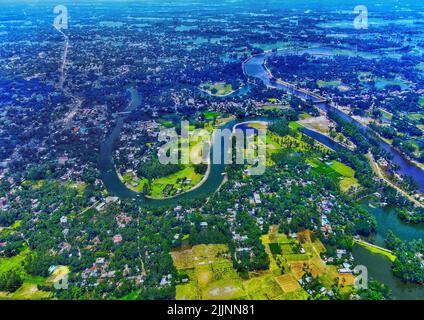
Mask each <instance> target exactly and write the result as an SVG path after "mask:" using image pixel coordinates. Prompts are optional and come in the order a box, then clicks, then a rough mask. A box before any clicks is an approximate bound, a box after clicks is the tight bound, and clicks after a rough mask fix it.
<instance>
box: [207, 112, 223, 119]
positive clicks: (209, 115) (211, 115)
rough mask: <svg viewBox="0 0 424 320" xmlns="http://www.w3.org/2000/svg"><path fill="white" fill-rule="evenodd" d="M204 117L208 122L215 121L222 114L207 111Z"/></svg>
mask: <svg viewBox="0 0 424 320" xmlns="http://www.w3.org/2000/svg"><path fill="white" fill-rule="evenodd" d="M203 115H204V117H205V119H206V120H209V121H213V120H215V118H217V117H218V116H220V115H221V114H220V113H218V112H213V111H205V112H203Z"/></svg>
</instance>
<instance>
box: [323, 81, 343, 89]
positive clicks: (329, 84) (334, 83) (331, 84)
mask: <svg viewBox="0 0 424 320" xmlns="http://www.w3.org/2000/svg"><path fill="white" fill-rule="evenodd" d="M341 84H342V83H341V81H340V80H333V81H323V80H317V85H318V87H320V88H325V87H338V86H340V85H341Z"/></svg>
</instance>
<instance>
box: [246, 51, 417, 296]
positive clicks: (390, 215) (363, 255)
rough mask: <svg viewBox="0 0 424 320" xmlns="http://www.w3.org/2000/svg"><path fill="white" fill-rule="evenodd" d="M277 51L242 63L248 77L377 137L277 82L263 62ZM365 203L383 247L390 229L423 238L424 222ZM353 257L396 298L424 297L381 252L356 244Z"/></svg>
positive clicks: (399, 160)
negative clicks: (398, 274)
mask: <svg viewBox="0 0 424 320" xmlns="http://www.w3.org/2000/svg"><path fill="white" fill-rule="evenodd" d="M272 54H274V53H263V54H259V55H256V56H253V57H251V58H250V59H247V60H246V61H245V62H244V63H243V70H244V73H245V74H246V75H247V76H250V77H255V78H258V79H260V80H262V82H263V83H264V84H265V85H266V86H270V87H274V88H276V89H280V90H283V91H286V92H289V93H292V94H295V95H296V96H298V97H300V98H302V99H309V100H312V101H314V102H316V106H317V107H319V108H321V109H323V110H326V111H328V110H331V111H335V112H337V114H339V115H340V116H341V117H343V119H345V120H347V121H349V122H352V123H354V124H355V125H356V126H357V127H358V128H359V129H361V130H362V131H363V132H365V133H366V134H368V135H373V136H375V135H374V134H373V133H372V132H371V131H370V130H369V128H367V127H366V126H364V125H362V124H360V123H359V122H357V121H355V120H354V119H352V118H351V117H350V116H348V115H346V114H345V113H343V112H342V111H340V110H338V109H336V108H334V107H332V106H330V105H329V104H328V103H323V102H319V101H318V100H319V99H318V98H316V97H313V96H310V95H308V94H306V93H305V92H303V91H299V90H296V89H293V88H291V87H287V86H285V85H283V84H281V83H277V82H275V81H273V80H272V79H271V74H270V73H269V71H268V70H267V69H266V68H265V66H264V63H265V61H266V59H267V57H268V56H269V55H272ZM303 133H305V134H306V135H308V136H310V137H312V138H314V139H315V140H318V141H319V142H321V143H323V144H324V145H326V146H328V147H330V148H331V149H333V150H336V149H337V148H343V147H342V146H341V145H339V144H338V143H337V142H335V141H333V140H331V139H329V138H328V137H325V136H324V135H322V134H320V133H318V132H315V131H312V130H309V129H307V128H304V129H303ZM379 140H380V144H381V147H382V148H383V149H384V150H386V151H387V152H388V153H389V154H391V155H392V161H393V162H394V163H396V164H398V165H399V168H400V169H399V171H398V172H399V173H401V174H406V175H410V176H412V177H414V179H415V180H416V181H417V183H418V185H419V189H420V191H421V192H423V190H424V172H423V171H422V170H421V169H420V168H419V167H417V166H416V165H414V164H413V163H411V162H409V161H408V160H406V159H405V158H404V157H403V156H402V155H401V154H399V152H397V151H396V150H395V149H394V148H393V147H392V146H390V145H388V144H387V143H385V142H384V141H382V140H381V139H379ZM362 205H363V206H364V208H366V209H367V210H368V211H369V212H371V213H372V214H373V215H374V216H375V217H376V219H377V223H378V227H377V233H376V237H375V242H376V244H379V245H382V246H384V239H385V237H386V234H387V231H388V230H392V231H393V232H394V233H395V234H397V236H399V237H400V238H401V239H402V240H412V239H423V238H424V225H411V224H406V223H404V222H402V221H401V220H400V219H399V218H398V217H397V215H396V212H395V209H394V208H386V209H383V208H381V207H379V208H372V207H370V206H369V205H368V202H363V203H362ZM353 257H354V258H355V264H357V265H365V266H367V268H368V274H369V276H371V277H373V278H375V279H377V280H378V281H380V282H382V283H384V284H386V285H387V286H388V287H389V288H390V289H391V291H392V293H393V295H394V297H395V298H396V299H424V286H422V285H417V284H410V283H404V282H402V281H401V280H399V279H398V278H396V277H395V276H394V275H393V273H392V271H391V266H392V263H391V261H390V260H389V259H388V258H387V257H385V256H383V255H380V254H376V253H372V252H370V251H369V250H367V249H365V248H363V247H361V246H359V245H355V246H354V248H353Z"/></svg>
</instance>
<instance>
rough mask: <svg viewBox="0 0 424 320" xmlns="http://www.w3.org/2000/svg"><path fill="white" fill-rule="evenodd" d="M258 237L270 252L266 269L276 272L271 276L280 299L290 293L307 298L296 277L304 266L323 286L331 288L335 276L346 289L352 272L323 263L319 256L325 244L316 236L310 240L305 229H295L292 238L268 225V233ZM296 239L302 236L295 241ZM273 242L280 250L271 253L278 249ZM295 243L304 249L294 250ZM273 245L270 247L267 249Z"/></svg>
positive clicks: (302, 270) (300, 275) (351, 282)
mask: <svg viewBox="0 0 424 320" xmlns="http://www.w3.org/2000/svg"><path fill="white" fill-rule="evenodd" d="M261 239H262V243H263V244H264V245H265V247H266V250H267V252H268V254H269V256H270V261H271V264H270V269H271V270H272V271H273V273H274V274H279V275H278V276H277V277H276V278H275V279H276V281H277V283H278V284H279V285H280V286H281V288H282V290H283V291H284V293H285V295H283V296H281V297H280V298H281V299H284V298H286V299H287V297H291V298H293V296H297V297H299V298H300V297H301V299H306V298H307V296H308V294H307V293H306V292H305V291H304V290H303V289H302V288H301V286H300V285H299V281H298V280H299V279H301V278H302V276H303V275H304V273H305V270H309V271H310V272H311V273H312V275H313V276H314V277H318V278H319V279H320V280H321V282H322V283H323V284H324V285H325V286H326V288H327V289H329V288H331V286H332V285H333V284H334V281H335V279H339V283H342V282H343V283H344V284H345V285H347V287H346V288H345V289H344V290H350V289H349V287H348V285H352V284H353V276H352V275H350V274H347V275H342V274H339V273H338V271H337V268H336V266H332V265H326V264H325V262H324V261H323V260H322V259H321V257H320V253H321V252H323V251H325V247H324V245H323V244H322V243H321V242H320V241H319V240H318V239H317V240H315V241H312V240H311V237H310V232H309V231H308V230H306V231H304V232H299V233H298V234H297V239H292V238H288V237H287V236H286V235H284V234H280V233H278V232H277V230H276V228H272V229H271V231H270V232H269V234H267V235H264V236H262V238H261ZM299 239H302V240H301V241H299ZM275 245H278V246H279V247H280V249H281V254H275V253H273V252H277V251H278V250H276V249H275V248H276V246H275ZM299 246H301V248H303V249H304V250H305V253H303V254H302V253H299V252H298V249H299ZM273 247H274V249H271V248H273ZM302 291H303V293H302ZM305 295H306V297H305Z"/></svg>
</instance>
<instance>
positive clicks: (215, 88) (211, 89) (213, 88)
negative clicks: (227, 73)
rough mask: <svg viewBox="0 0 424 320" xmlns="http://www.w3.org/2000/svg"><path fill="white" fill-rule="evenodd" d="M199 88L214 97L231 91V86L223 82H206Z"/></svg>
mask: <svg viewBox="0 0 424 320" xmlns="http://www.w3.org/2000/svg"><path fill="white" fill-rule="evenodd" d="M199 88H200V90H203V91H205V92H207V93H208V94H209V95H211V96H215V97H223V96H226V95H229V94H230V93H232V92H233V86H232V85H231V84H228V83H225V82H216V83H212V82H207V83H203V84H201V85H200V86H199Z"/></svg>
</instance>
